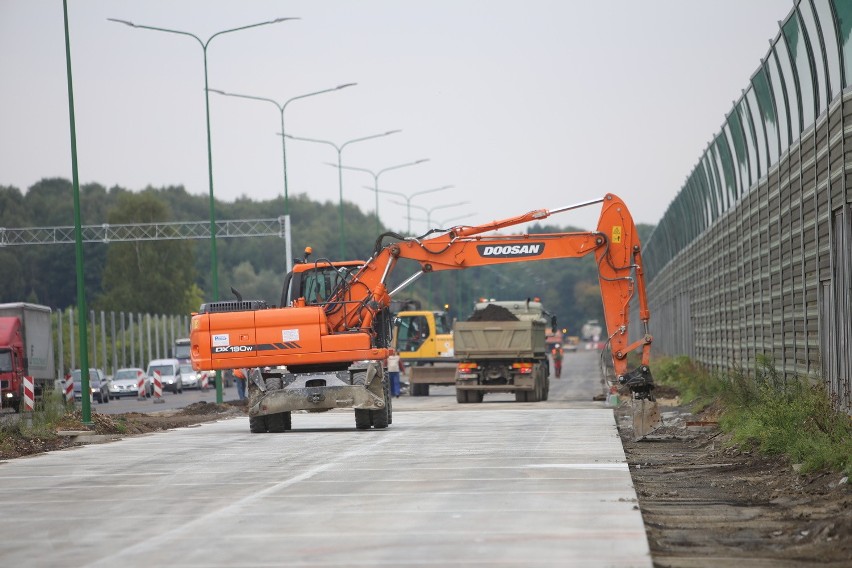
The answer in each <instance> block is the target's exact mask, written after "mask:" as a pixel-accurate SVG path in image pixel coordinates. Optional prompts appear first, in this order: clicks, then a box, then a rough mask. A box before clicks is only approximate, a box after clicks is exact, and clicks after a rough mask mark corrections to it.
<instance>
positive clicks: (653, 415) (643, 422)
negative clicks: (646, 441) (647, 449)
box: [631, 398, 663, 442]
mask: <svg viewBox="0 0 852 568" xmlns="http://www.w3.org/2000/svg"><path fill="white" fill-rule="evenodd" d="M631 403H632V407H633V441H634V442H638V441H639V440H641V439H642V438H644V437H645V436H647V435H648V434H650V433H651V432H653V431H654V430H656V429H657V428H659V427H660V426H662V425H663V421H662V419H661V418H660V409H659V408H658V407H657V401H655V400H648V399H647V398H634V399H633V400H632V401H631Z"/></svg>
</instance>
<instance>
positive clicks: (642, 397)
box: [618, 365, 663, 441]
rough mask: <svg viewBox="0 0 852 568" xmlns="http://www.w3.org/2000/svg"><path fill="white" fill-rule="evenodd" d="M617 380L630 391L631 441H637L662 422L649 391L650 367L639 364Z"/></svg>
mask: <svg viewBox="0 0 852 568" xmlns="http://www.w3.org/2000/svg"><path fill="white" fill-rule="evenodd" d="M618 382H619V383H621V384H622V385H624V386H626V387H627V388H629V389H630V392H631V393H632V397H631V401H630V404H631V406H632V408H633V441H639V440H641V439H642V438H644V437H645V436H647V435H648V434H650V433H651V432H653V431H654V430H656V429H657V428H659V427H660V426H662V424H663V423H662V420H661V418H660V410H659V408H657V399H656V398H655V397H654V395H653V394H652V393H651V391H652V390H653V389H654V378H653V377H652V376H651V369H649V368H648V366H647V365H640V366H639V367H637V368H636V369H633V370H632V371H630V372H629V373H627V374H626V375H623V376H621V377H619V378H618Z"/></svg>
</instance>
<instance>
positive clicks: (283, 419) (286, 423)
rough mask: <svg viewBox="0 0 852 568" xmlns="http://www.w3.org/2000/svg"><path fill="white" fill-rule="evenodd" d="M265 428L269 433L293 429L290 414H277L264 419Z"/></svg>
mask: <svg viewBox="0 0 852 568" xmlns="http://www.w3.org/2000/svg"><path fill="white" fill-rule="evenodd" d="M266 427H267V428H268V429H269V431H270V432H276V433H277V432H286V431H287V430H290V429H291V428H292V427H293V417H292V415H291V414H290V412H279V413H277V414H270V415H268V416H267V417H266Z"/></svg>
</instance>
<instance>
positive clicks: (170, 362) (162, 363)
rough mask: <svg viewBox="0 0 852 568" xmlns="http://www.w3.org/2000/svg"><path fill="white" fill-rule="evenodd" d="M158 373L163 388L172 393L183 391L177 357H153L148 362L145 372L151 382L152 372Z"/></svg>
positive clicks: (152, 379)
mask: <svg viewBox="0 0 852 568" xmlns="http://www.w3.org/2000/svg"><path fill="white" fill-rule="evenodd" d="M155 372H158V373H159V374H160V384H161V385H162V386H163V390H164V391H167V390H170V391H172V392H173V393H182V392H183V377H182V376H181V372H180V361H178V360H177V359H154V360H153V361H151V362H150V363H148V372H147V373H145V374H146V375H147V376H148V377H149V378H150V379H151V381H152V382H153V381H154V373H155Z"/></svg>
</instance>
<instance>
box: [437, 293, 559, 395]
mask: <svg viewBox="0 0 852 568" xmlns="http://www.w3.org/2000/svg"><path fill="white" fill-rule="evenodd" d="M554 320H555V318H553V316H551V315H550V314H548V313H547V312H546V311H545V310H544V308H543V307H542V304H541V302H539V301H534V300H532V299H527V300H520V301H497V302H494V301H491V302H478V303H477V304H476V307H475V310H474V312H473V315H472V316H471V317H470V318H468V320H467V321H457V322H455V323H454V324H453V340H454V342H455V349H456V357H457V358H458V359H459V362H458V364H457V366H456V373H455V383H456V400H457V401H458V402H460V403H470V402H482V398H483V396H484V395H485V394H487V393H499V392H502V393H514V395H515V400H516V401H517V402H538V401H541V400H547V397H548V393H549V391H550V377H549V375H550V365H549V360H548V358H547V352H548V350H547V342H546V341H545V336H546V332H547V330H548V328H549V327H551V326H552V327H554V328H555V327H556V322H555V321H554Z"/></svg>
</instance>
